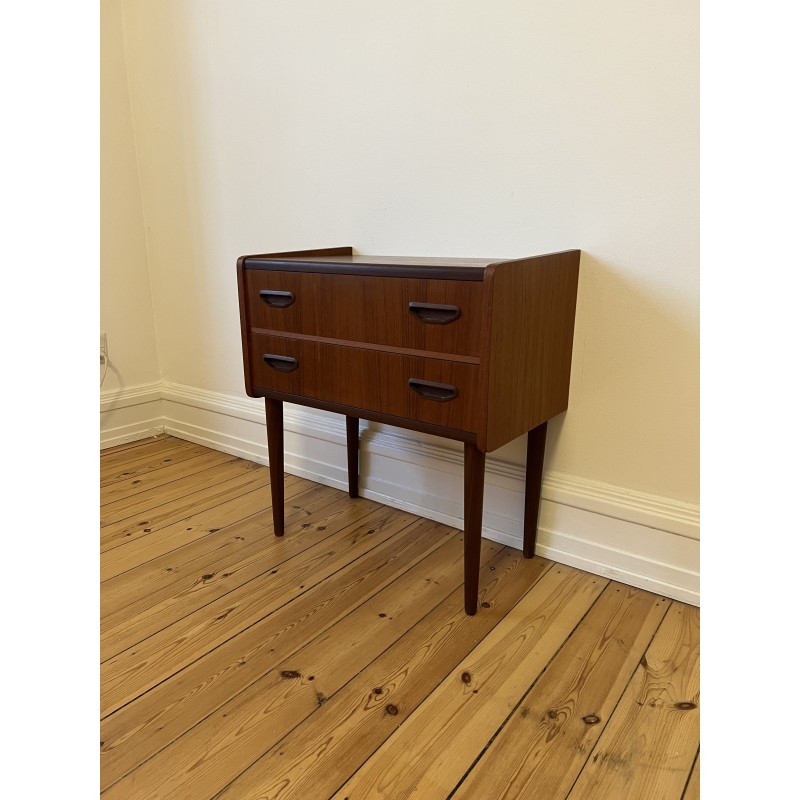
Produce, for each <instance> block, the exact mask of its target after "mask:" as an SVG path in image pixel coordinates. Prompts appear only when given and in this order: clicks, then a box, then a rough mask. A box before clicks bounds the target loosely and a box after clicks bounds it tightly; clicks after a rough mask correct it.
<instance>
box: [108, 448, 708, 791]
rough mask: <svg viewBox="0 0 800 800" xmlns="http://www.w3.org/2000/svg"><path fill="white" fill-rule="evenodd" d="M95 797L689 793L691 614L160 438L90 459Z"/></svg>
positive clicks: (692, 761)
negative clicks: (478, 556)
mask: <svg viewBox="0 0 800 800" xmlns="http://www.w3.org/2000/svg"><path fill="white" fill-rule="evenodd" d="M101 478H102V489H101V502H102V508H101V518H102V530H101V537H100V542H101V551H102V555H101V559H102V570H101V574H102V579H103V584H102V593H101V616H102V623H101V652H102V667H101V679H102V701H101V708H102V723H101V733H100V739H101V741H100V757H101V783H102V789H103V792H104V794H103V796H104V797H105V798H108V800H112V798H113V799H114V800H116V798H123V799H124V800H134V799H135V798H141V800H160V799H161V798H182V799H184V798H185V799H186V800H206V799H208V800H210V798H220V799H222V798H224V800H234V798H280V800H287V799H288V798H295V799H296V800H315V799H316V798H320V800H322V798H337V800H348V798H349V800H357V798H390V800H401V798H408V797H414V798H420V800H438V799H439V798H442V799H444V798H459V800H463V799H464V798H477V799H478V800H489V799H490V798H512V797H524V798H541V799H542V800H556V799H557V798H567V797H568V798H570V800H584V798H611V799H613V800H620V799H621V798H636V800H658V799H659V798H670V799H672V798H674V800H681V798H683V799H685V800H691V799H692V798H697V797H699V789H698V785H699V770H700V758H699V709H698V703H699V661H698V659H699V612H698V610H697V609H696V608H693V607H691V606H687V605H684V604H682V603H678V602H672V601H669V600H665V599H664V598H663V597H658V596H657V595H653V594H650V593H648V592H645V591H641V590H638V589H633V588H630V587H628V586H625V585H624V584H620V583H615V582H614V581H609V580H607V579H605V578H601V577H598V576H596V575H591V574H589V573H586V572H581V571H579V570H577V569H572V568H570V567H566V566H563V565H561V564H557V563H555V562H552V561H547V560H545V559H542V558H538V557H537V558H534V559H531V560H526V559H524V558H522V554H521V552H519V551H517V550H512V549H510V548H507V547H503V546H501V545H498V544H496V543H494V542H490V541H487V540H484V542H483V566H482V572H481V597H480V606H479V609H478V614H477V615H476V616H475V617H467V616H465V614H464V612H463V606H462V602H463V597H462V565H461V552H462V535H461V532H460V531H457V530H454V529H453V528H448V527H447V526H445V525H440V524H437V523H435V522H431V521H429V520H425V519H421V518H420V517H415V516H413V515H411V514H407V513H404V512H402V511H397V510H394V509H390V508H386V507H384V506H381V505H379V504H378V503H375V502H372V501H369V500H364V499H358V500H351V499H349V497H348V496H347V495H346V493H344V492H341V491H337V490H334V489H329V488H327V487H324V486H320V485H317V484H314V483H311V482H309V481H306V480H302V479H299V478H295V477H292V476H287V477H286V507H287V529H286V536H285V537H284V538H283V539H278V538H276V537H274V536H273V535H272V524H271V512H270V497H269V494H270V493H269V488H268V483H269V470H268V469H267V468H266V467H261V466H258V465H256V464H253V463H251V462H248V461H242V460H241V459H237V458H234V457H232V456H229V455H226V454H224V453H219V452H216V451H213V450H209V449H207V448H204V447H200V446H198V445H195V444H191V443H188V442H184V441H181V440H179V439H174V438H169V437H159V438H157V439H147V440H144V441H141V442H135V443H131V444H126V445H121V446H119V447H116V448H113V449H111V450H105V451H103V453H102V456H101Z"/></svg>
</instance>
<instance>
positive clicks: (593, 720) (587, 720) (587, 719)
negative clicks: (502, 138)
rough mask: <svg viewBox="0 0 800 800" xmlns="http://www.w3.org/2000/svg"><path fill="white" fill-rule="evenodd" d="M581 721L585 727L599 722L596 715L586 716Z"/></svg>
mask: <svg viewBox="0 0 800 800" xmlns="http://www.w3.org/2000/svg"><path fill="white" fill-rule="evenodd" d="M583 721H584V722H585V723H586V724H587V725H597V723H598V722H600V717H598V716H597V714H587V715H586V716H585V717H584V718H583Z"/></svg>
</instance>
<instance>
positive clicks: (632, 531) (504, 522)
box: [161, 381, 700, 605]
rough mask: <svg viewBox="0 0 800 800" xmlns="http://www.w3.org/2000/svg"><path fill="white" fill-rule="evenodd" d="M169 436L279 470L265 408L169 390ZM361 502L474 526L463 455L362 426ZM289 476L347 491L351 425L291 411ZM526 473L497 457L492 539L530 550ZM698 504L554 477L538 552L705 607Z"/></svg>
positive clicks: (490, 485)
mask: <svg viewBox="0 0 800 800" xmlns="http://www.w3.org/2000/svg"><path fill="white" fill-rule="evenodd" d="M161 398H162V403H163V409H162V413H163V418H162V420H161V422H162V428H161V429H162V430H164V431H165V432H167V433H169V434H172V435H174V436H177V437H179V438H181V439H187V440H189V441H192V442H197V443H199V444H204V445H206V446H208V447H212V448H214V449H217V450H222V451H224V452H227V453H231V454H234V455H237V456H240V457H242V458H246V459H249V460H252V461H257V462H259V463H262V464H266V463H268V459H267V448H266V432H265V424H264V404H263V401H259V400H253V399H251V398H248V397H245V396H237V395H233V394H224V393H220V392H211V391H206V390H202V389H196V388H194V387H191V386H184V385H180V384H175V383H170V382H166V381H165V382H163V383H162V384H161ZM361 426H362V428H361V451H360V453H361V468H360V473H361V494H362V495H363V496H364V497H367V498H369V499H371V500H376V501H378V502H380V503H383V504H385V505H389V506H392V507H395V508H400V509H402V510H404V511H408V512H410V513H413V514H418V515H419V516H423V517H427V518H429V519H434V520H437V521H439V522H443V523H445V524H447V525H451V526H453V527H456V528H462V527H463V499H462V493H463V465H462V459H463V456H462V451H461V447H460V445H458V444H456V443H454V442H447V441H445V440H442V439H438V438H436V437H433V436H425V435H424V434H415V433H411V432H408V431H403V430H399V429H396V428H390V427H388V426H379V425H375V424H373V423H366V422H365V421H363V420H362V422H361ZM284 430H285V434H284V437H285V447H286V454H285V469H286V471H287V472H290V473H292V474H294V475H299V476H301V477H304V478H308V479H310V480H313V481H316V482H318V483H323V484H326V485H328V486H333V487H335V488H338V489H344V490H346V489H347V469H346V451H345V426H344V420H343V419H342V417H341V416H338V415H335V414H330V413H327V412H324V411H317V410H314V409H310V408H303V407H299V406H293V405H288V404H287V405H286V407H285V410H284ZM524 474H525V472H524V467H522V466H520V465H518V464H511V463H507V462H502V461H498V460H495V459H493V458H492V457H491V456H488V457H487V459H486V490H485V499H484V529H483V535H484V536H485V537H486V538H488V539H492V540H494V541H497V542H501V543H503V544H507V545H510V546H512V547H516V548H521V547H522V518H523V513H522V512H523V506H524ZM699 538H700V524H699V509H698V507H697V506H696V505H693V504H689V503H684V502H681V501H678V500H674V499H672V498H668V497H661V496H658V495H653V494H648V493H645V492H639V491H635V490H629V489H626V488H622V487H618V486H613V485H611V484H607V483H602V482H599V481H592V480H587V479H585V478H582V477H579V476H576V475H567V474H564V473H557V472H553V471H546V472H545V476H544V483H543V486H542V506H541V511H540V516H539V534H538V537H537V545H536V552H537V553H538V554H539V555H542V556H544V557H546V558H551V559H553V560H555V561H559V562H561V563H564V564H568V565H571V566H574V567H578V568H580V569H584V570H586V571H588V572H592V573H595V574H597V575H602V576H605V577H608V578H612V579H614V580H618V581H621V582H623V583H627V584H630V585H632V586H637V587H640V588H642V589H647V590H649V591H652V592H655V593H657V594H661V595H663V596H666V597H671V598H674V599H676V600H682V601H684V602H687V603H691V604H693V605H699V602H700V580H699V563H700V541H699Z"/></svg>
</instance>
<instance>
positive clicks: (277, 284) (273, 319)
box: [246, 270, 484, 357]
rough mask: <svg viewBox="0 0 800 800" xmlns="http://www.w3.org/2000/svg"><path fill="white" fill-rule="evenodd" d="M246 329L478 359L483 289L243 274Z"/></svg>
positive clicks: (473, 284)
mask: <svg viewBox="0 0 800 800" xmlns="http://www.w3.org/2000/svg"><path fill="white" fill-rule="evenodd" d="M246 292H247V304H248V319H249V322H250V327H251V329H252V328H261V329H262V330H268V331H281V332H286V333H301V334H306V335H308V336H322V337H325V338H329V339H340V340H343V341H349V342H365V343H371V344H381V345H389V346H393V347H404V348H409V349H413V350H427V351H430V352H435V353H446V354H452V355H465V356H476V357H477V356H479V354H480V341H481V326H482V324H483V318H484V313H483V298H484V288H483V283H481V282H479V281H438V280H424V279H421V278H382V277H364V276H359V275H327V274H321V273H298V272H276V271H272V270H246Z"/></svg>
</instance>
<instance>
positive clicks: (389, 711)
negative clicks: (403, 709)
mask: <svg viewBox="0 0 800 800" xmlns="http://www.w3.org/2000/svg"><path fill="white" fill-rule="evenodd" d="M386 713H387V714H388V715H389V716H390V717H396V716H397V706H394V705H392V704H391V703H389V705H388V706H386Z"/></svg>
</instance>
